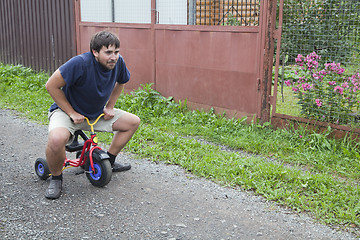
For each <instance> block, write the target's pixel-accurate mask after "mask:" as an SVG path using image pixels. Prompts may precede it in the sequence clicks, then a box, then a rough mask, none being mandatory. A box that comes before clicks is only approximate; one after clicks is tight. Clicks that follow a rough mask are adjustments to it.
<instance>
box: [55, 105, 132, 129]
mask: <svg viewBox="0 0 360 240" xmlns="http://www.w3.org/2000/svg"><path fill="white" fill-rule="evenodd" d="M114 110H115V116H114V117H113V118H112V119H110V120H104V117H101V118H100V119H99V121H98V122H97V123H96V124H95V125H94V131H95V132H113V128H112V126H113V124H114V122H116V120H118V119H119V118H120V117H121V116H122V115H124V114H125V113H126V112H125V111H123V110H120V109H114ZM48 117H49V121H50V123H49V132H50V131H51V130H53V129H55V128H58V127H62V128H66V129H68V130H69V132H70V133H71V135H74V133H75V131H76V130H84V131H90V126H89V125H88V124H87V121H86V120H85V121H84V122H83V123H80V124H75V123H73V122H72V121H71V120H70V117H69V116H68V115H67V114H66V113H65V112H64V111H62V110H61V109H60V108H58V109H55V110H54V111H52V112H49V116H48ZM94 121H95V120H90V123H93V122H94Z"/></svg>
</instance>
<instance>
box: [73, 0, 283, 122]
mask: <svg viewBox="0 0 360 240" xmlns="http://www.w3.org/2000/svg"><path fill="white" fill-rule="evenodd" d="M151 8H152V9H153V10H152V14H151V23H150V24H125V23H94V22H82V21H80V19H81V18H80V1H76V7H75V10H76V11H75V12H76V29H77V52H78V53H82V52H86V51H88V50H89V39H90V37H91V35H92V34H94V33H95V32H97V31H99V30H103V29H108V30H110V31H113V32H115V33H116V34H117V35H118V36H119V37H120V40H121V49H120V51H121V54H122V55H123V57H124V58H125V61H126V62H127V65H128V67H129V69H130V71H131V73H132V80H131V81H130V82H129V84H128V85H127V86H126V87H127V89H128V90H131V89H134V88H137V87H139V85H140V84H145V83H153V84H154V88H155V89H156V90H157V91H159V92H160V93H161V94H162V95H164V96H173V97H174V98H175V99H177V100H179V99H187V102H188V105H189V106H191V107H194V108H204V109H209V108H214V109H215V110H216V111H217V112H223V111H226V113H227V115H228V116H236V117H242V116H248V117H249V119H252V117H253V116H256V117H257V118H260V119H261V120H262V121H269V120H270V99H271V98H270V94H271V83H272V67H273V53H274V35H275V36H277V37H279V36H280V35H281V34H279V31H278V30H276V29H275V25H276V8H277V1H276V0H263V1H261V2H260V12H261V15H260V18H259V25H258V26H199V25H167V24H156V23H157V19H156V17H157V13H156V11H155V10H154V9H156V1H155V0H152V1H151Z"/></svg>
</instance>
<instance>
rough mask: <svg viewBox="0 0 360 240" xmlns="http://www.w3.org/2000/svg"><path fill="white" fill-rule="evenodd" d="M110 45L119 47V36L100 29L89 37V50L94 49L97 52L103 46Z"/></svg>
mask: <svg viewBox="0 0 360 240" xmlns="http://www.w3.org/2000/svg"><path fill="white" fill-rule="evenodd" d="M110 45H114V46H115V47H116V48H119V47H120V40H119V38H118V37H117V36H116V35H115V34H113V33H111V32H106V31H101V32H98V33H96V34H95V35H94V36H93V37H92V38H91V41H90V51H92V50H95V51H97V52H99V51H100V49H101V48H102V47H103V46H105V47H109V46H110Z"/></svg>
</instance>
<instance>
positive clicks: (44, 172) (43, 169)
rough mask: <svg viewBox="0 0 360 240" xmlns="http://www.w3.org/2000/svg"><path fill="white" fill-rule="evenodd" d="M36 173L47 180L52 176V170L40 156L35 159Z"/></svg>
mask: <svg viewBox="0 0 360 240" xmlns="http://www.w3.org/2000/svg"><path fill="white" fill-rule="evenodd" d="M35 172H36V175H38V177H39V178H40V179H42V180H46V179H48V178H49V177H50V170H49V167H48V164H47V162H46V160H45V159H43V158H38V159H36V161H35Z"/></svg>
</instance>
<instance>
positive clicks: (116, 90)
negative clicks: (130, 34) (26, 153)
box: [45, 31, 140, 199]
mask: <svg viewBox="0 0 360 240" xmlns="http://www.w3.org/2000/svg"><path fill="white" fill-rule="evenodd" d="M119 48H120V41H119V39H118V38H117V36H115V35H114V34H113V33H110V32H106V31H101V32H98V33H96V34H95V35H94V36H93V37H92V39H91V42H90V52H87V53H84V54H81V55H78V56H75V57H73V58H72V59H70V60H69V61H68V62H66V63H65V64H63V65H62V66H60V67H59V69H57V70H56V71H55V72H54V73H53V75H52V76H51V77H50V78H49V80H48V81H47V83H46V89H47V91H48V92H49V94H50V96H51V97H52V98H53V100H54V103H53V105H51V107H50V111H49V121H50V122H49V136H48V143H47V146H46V160H47V163H48V166H49V169H50V172H51V174H52V177H51V179H50V184H49V187H48V189H47V190H46V192H45V197H46V198H48V199H57V198H59V197H60V195H61V190H62V168H63V163H64V160H65V145H66V144H67V143H68V142H69V140H70V139H71V137H72V135H73V134H74V132H75V131H76V130H78V129H83V130H88V129H89V128H88V125H87V123H86V121H84V116H85V117H88V118H89V119H95V118H96V117H97V116H98V115H100V114H101V113H104V117H103V118H101V119H100V120H99V122H98V123H97V124H96V125H95V126H94V128H95V131H107V132H114V137H113V140H112V143H111V145H110V147H109V149H108V154H109V156H110V163H111V166H112V169H113V172H120V171H126V170H129V169H130V168H131V166H130V164H124V165H121V164H119V163H117V162H115V158H116V156H117V155H118V153H119V152H120V151H121V149H122V148H123V147H124V146H125V145H126V143H127V142H128V141H129V140H130V139H131V137H132V136H133V134H134V133H135V131H136V130H137V128H138V126H139V124H140V119H139V117H137V116H136V115H134V114H131V113H128V112H125V111H122V110H120V109H115V108H114V106H115V103H116V101H117V99H118V97H119V95H120V94H121V92H122V91H123V88H124V84H125V83H126V82H128V81H129V79H130V73H129V71H128V69H127V68H126V65H125V62H124V59H123V58H122V57H121V56H120V54H119Z"/></svg>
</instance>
